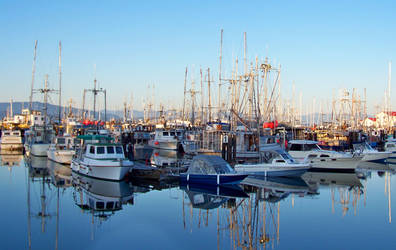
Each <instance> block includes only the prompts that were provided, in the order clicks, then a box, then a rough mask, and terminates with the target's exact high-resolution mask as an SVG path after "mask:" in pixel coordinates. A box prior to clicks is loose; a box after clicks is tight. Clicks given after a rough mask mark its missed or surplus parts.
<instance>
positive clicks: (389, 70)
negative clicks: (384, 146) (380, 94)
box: [387, 61, 392, 128]
mask: <svg viewBox="0 0 396 250" xmlns="http://www.w3.org/2000/svg"><path fill="white" fill-rule="evenodd" d="M391 79H392V62H390V61H389V63H388V93H387V94H388V98H387V99H388V107H387V109H388V112H389V113H388V117H389V118H388V127H389V128H390V127H391V120H390V119H391V118H390V117H391V116H392V113H391V112H392V102H391Z"/></svg>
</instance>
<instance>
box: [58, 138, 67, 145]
mask: <svg viewBox="0 0 396 250" xmlns="http://www.w3.org/2000/svg"><path fill="white" fill-rule="evenodd" d="M65 143H66V140H65V138H58V144H65Z"/></svg>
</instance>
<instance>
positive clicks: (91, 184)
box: [72, 172, 133, 223]
mask: <svg viewBox="0 0 396 250" xmlns="http://www.w3.org/2000/svg"><path fill="white" fill-rule="evenodd" d="M72 177H73V186H74V192H73V198H74V201H75V204H76V205H77V206H78V207H79V208H80V209H81V210H82V211H83V212H87V213H90V214H92V223H94V222H95V219H94V218H97V219H98V220H99V222H100V223H101V222H103V221H105V220H107V219H109V218H110V216H112V215H114V213H115V212H116V211H119V210H121V209H122V206H123V205H125V204H133V192H132V189H131V188H130V186H129V184H128V183H127V182H125V181H121V182H115V181H106V180H99V179H94V178H90V177H85V176H81V175H78V174H76V173H74V172H73V173H72Z"/></svg>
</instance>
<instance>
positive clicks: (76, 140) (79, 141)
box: [73, 138, 81, 145]
mask: <svg viewBox="0 0 396 250" xmlns="http://www.w3.org/2000/svg"><path fill="white" fill-rule="evenodd" d="M80 143H81V140H80V139H77V138H75V139H74V140H73V144H74V145H77V144H80Z"/></svg>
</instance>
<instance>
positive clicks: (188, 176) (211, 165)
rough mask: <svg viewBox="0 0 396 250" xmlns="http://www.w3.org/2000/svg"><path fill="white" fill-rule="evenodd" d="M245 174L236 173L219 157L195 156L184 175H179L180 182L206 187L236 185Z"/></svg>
mask: <svg viewBox="0 0 396 250" xmlns="http://www.w3.org/2000/svg"><path fill="white" fill-rule="evenodd" d="M247 176H248V175H247V174H239V173H236V172H235V171H234V170H233V169H232V168H231V166H230V165H229V164H228V163H227V162H226V161H224V160H223V159H222V158H221V157H219V156H215V155H197V156H195V157H194V158H193V160H192V162H191V164H190V167H189V168H188V170H187V172H186V173H181V174H180V182H182V183H196V184H207V185H222V184H236V183H239V182H241V181H242V180H243V179H245V178H246V177H247Z"/></svg>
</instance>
